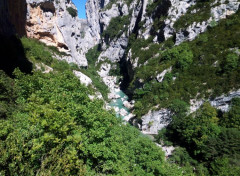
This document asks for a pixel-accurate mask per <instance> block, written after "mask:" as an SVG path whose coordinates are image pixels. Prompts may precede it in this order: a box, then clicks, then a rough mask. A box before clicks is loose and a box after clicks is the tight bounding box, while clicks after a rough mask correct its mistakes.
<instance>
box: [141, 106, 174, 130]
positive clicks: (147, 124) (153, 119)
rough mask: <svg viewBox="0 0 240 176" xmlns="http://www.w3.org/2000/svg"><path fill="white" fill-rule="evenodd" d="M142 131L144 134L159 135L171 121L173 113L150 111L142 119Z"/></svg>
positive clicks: (164, 110) (166, 110)
mask: <svg viewBox="0 0 240 176" xmlns="http://www.w3.org/2000/svg"><path fill="white" fill-rule="evenodd" d="M141 119H142V125H141V131H142V133H144V134H151V135H153V134H158V131H159V130H161V129H162V128H164V127H166V126H167V125H168V124H169V123H170V121H171V112H170V111H169V110H168V109H161V110H158V111H149V112H148V113H147V114H146V115H144V116H143V117H142V118H141Z"/></svg>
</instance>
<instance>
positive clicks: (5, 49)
mask: <svg viewBox="0 0 240 176" xmlns="http://www.w3.org/2000/svg"><path fill="white" fill-rule="evenodd" d="M0 54H1V57H0V69H1V70H3V71H5V72H6V73H7V74H8V75H9V76H12V72H13V71H14V69H15V68H19V69H20V70H21V71H22V72H25V73H31V71H32V63H31V62H29V61H28V60H27V58H26V56H25V53H24V49H23V46H22V43H21V41H20V39H19V38H18V37H16V36H15V35H12V36H3V35H0Z"/></svg>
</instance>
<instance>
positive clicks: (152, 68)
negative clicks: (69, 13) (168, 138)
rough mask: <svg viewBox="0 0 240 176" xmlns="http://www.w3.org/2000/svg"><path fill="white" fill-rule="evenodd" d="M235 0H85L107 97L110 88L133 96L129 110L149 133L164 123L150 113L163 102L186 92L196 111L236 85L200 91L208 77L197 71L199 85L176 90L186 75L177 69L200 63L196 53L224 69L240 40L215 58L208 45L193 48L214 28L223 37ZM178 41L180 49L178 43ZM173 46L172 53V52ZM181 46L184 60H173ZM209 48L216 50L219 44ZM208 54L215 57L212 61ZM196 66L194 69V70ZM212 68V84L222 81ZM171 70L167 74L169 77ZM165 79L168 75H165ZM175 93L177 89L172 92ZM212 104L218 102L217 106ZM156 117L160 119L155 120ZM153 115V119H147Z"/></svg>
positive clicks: (235, 7)
mask: <svg viewBox="0 0 240 176" xmlns="http://www.w3.org/2000/svg"><path fill="white" fill-rule="evenodd" d="M239 4H240V2H239V1H237V0H231V1H225V0H216V1H213V0H210V1H195V0H190V1H188V0H186V1H185V0H182V1H179V0H163V1H162V0H154V1H152V2H151V1H147V0H128V1H127V0H119V1H110V2H109V1H100V0H88V2H87V4H86V10H87V14H88V15H87V16H88V21H89V23H90V27H91V29H92V30H93V31H95V32H96V33H98V35H97V37H98V39H100V43H99V47H98V48H99V51H100V55H99V57H98V59H97V61H96V65H98V66H97V69H98V73H99V75H100V76H101V77H102V79H103V81H104V83H105V84H106V85H107V86H108V87H109V88H110V93H111V96H110V97H114V96H112V94H114V92H116V91H117V90H118V89H119V88H121V89H123V90H124V91H125V92H126V93H127V94H128V95H129V96H130V98H133V99H134V100H136V106H135V108H133V112H134V114H135V115H136V116H138V118H140V119H142V120H140V121H139V123H140V128H141V129H142V130H143V131H145V130H146V132H148V133H151V130H150V129H154V130H153V131H152V133H154V134H156V133H157V131H158V130H160V129H161V128H162V126H161V122H160V121H161V116H158V115H156V116H155V115H154V114H166V113H164V112H161V109H162V108H164V111H165V108H168V106H170V104H171V101H174V98H176V99H184V98H183V97H186V95H187V94H189V95H188V96H187V98H185V101H186V102H187V103H189V104H190V105H191V106H190V112H194V111H196V110H197V109H198V108H199V107H200V106H201V105H202V104H203V102H205V101H210V100H213V99H214V98H215V97H216V95H218V96H220V95H223V94H227V93H230V91H231V90H232V89H238V84H235V83H234V85H231V86H225V87H224V88H222V90H221V91H218V93H217V88H216V87H217V86H215V87H214V86H212V85H210V86H209V90H206V92H204V93H203V92H202V90H204V91H205V89H206V88H205V87H206V86H205V85H206V84H207V85H208V84H210V81H209V83H205V82H204V80H201V81H199V80H198V79H199V77H200V76H196V80H195V82H197V83H198V84H203V87H201V86H200V87H199V88H195V89H196V90H195V92H194V93H192V92H191V93H188V92H187V91H185V92H180V91H181V89H182V88H181V87H182V86H180V82H181V81H182V80H183V79H185V78H184V76H181V75H182V74H186V73H183V72H186V70H187V67H188V66H186V68H184V67H185V66H184V65H181V64H186V65H187V64H192V65H191V68H190V69H189V70H192V69H193V68H194V64H196V67H197V65H198V64H202V63H201V62H203V61H198V60H201V59H199V58H202V60H204V58H205V60H207V61H204V62H205V64H206V65H205V66H204V67H205V68H204V69H206V68H207V69H211V67H212V65H214V63H215V68H216V69H217V68H218V69H223V66H222V64H224V63H225V62H226V61H224V60H226V59H225V58H226V57H227V53H229V51H230V50H232V48H236V50H237V48H239V46H238V44H232V45H231V46H229V48H228V49H226V51H225V52H224V53H225V54H222V56H219V59H213V58H215V56H213V57H211V56H210V55H209V53H211V52H210V51H204V52H200V53H199V52H198V51H196V48H197V46H199V45H200V44H199V43H200V42H207V40H212V39H210V38H211V37H213V35H214V33H217V34H219V35H218V38H219V39H220V38H224V36H221V34H220V33H222V31H223V30H226V29H223V24H222V21H224V19H226V18H230V17H231V16H232V15H234V14H235V13H237V12H238V11H239ZM229 21H231V20H229ZM218 25H219V26H218ZM236 26H237V24H236ZM221 30H222V31H221ZM227 30H228V29H227ZM229 30H231V29H229ZM209 31H211V32H209ZM205 32H206V33H207V34H206V35H205V36H204V35H200V34H202V33H205ZM199 35H200V36H199ZM236 35H237V34H236V33H235V34H234V32H231V34H229V36H228V37H229V39H230V38H231V37H236ZM204 37H205V39H204ZM199 40H200V41H199ZM185 41H188V42H191V41H193V42H192V44H190V45H191V47H189V48H188V46H187V47H186V48H185V46H186V45H185V44H182V43H183V42H185ZM212 41H213V40H212ZM214 41H215V42H218V41H217V39H214ZM237 42H238V41H237ZM237 42H236V43H237ZM177 45H180V47H177ZM187 45H188V44H187ZM182 46H183V49H181V47H182ZM224 46H225V44H224ZM202 47H206V46H202ZM171 48H172V50H171ZM175 48H176V50H177V51H176V53H174V52H175ZM187 48H188V49H187ZM200 48H201V46H200V47H199V50H201V49H200ZM203 49H204V48H203ZM184 50H187V51H188V52H186V53H184V54H182V55H183V56H184V55H185V56H186V57H185V56H184V57H183V58H182V59H183V60H184V61H181V62H179V61H177V60H178V59H179V58H178V56H177V57H176V55H174V54H177V53H179V54H180V55H181V53H182V52H183V51H184ZM212 51H213V52H214V53H215V55H219V54H220V53H219V50H218V49H217V48H214V49H213V50H212ZM184 52H185V51H184ZM192 55H193V56H192ZM206 55H208V56H206ZM187 56H189V58H190V61H185V59H188V58H187ZM174 57H176V58H174ZM198 57H199V58H198ZM206 57H207V58H206ZM211 59H213V60H214V62H213V61H211V62H210V60H211ZM175 60H176V61H175ZM184 62H186V63H184ZM187 62H189V63H187ZM198 62H200V63H198ZM219 63H220V64H219ZM220 65H221V66H220ZM119 67H120V75H119V73H118V74H115V75H114V74H112V72H117V69H116V68H119ZM198 69H200V70H201V69H202V68H201V67H198ZM198 69H195V71H196V70H198ZM191 72H193V71H191ZM222 72H224V71H222ZM206 73H207V72H206ZM193 74H198V73H193ZM209 74H210V73H209ZM211 74H216V78H215V79H216V80H217V81H216V84H219V85H220V84H222V83H221V80H220V78H219V77H217V73H211ZM119 76H120V79H119ZM169 76H170V77H171V78H168V77H169ZM206 77H207V75H206ZM166 79H170V80H168V81H166ZM171 79H172V80H171ZM226 79H227V78H226ZM118 80H119V81H118ZM180 80H181V81H180ZM188 81H189V80H188ZM205 81H206V79H205ZM175 82H176V84H175ZM166 84H167V85H168V86H170V87H171V88H172V89H173V91H175V92H178V93H169V91H167V88H162V87H164V86H166ZM174 84H175V85H174ZM191 84H193V83H191ZM175 86H176V88H175ZM179 86H180V87H179ZM190 87H191V86H190ZM175 89H178V90H175ZM210 89H211V90H210ZM159 90H161V91H159ZM207 91H208V92H207ZM201 92H202V93H201ZM173 94H174V95H173ZM175 94H179V95H178V96H175ZM169 97H171V98H169ZM199 97H201V98H199ZM147 99H148V100H147ZM213 101H214V100H213ZM155 107H158V108H157V109H159V111H156V112H155V111H153V112H152V111H151V109H155ZM216 108H220V107H218V106H216ZM151 112H152V115H151V116H152V117H151V118H148V117H149V116H148V114H149V113H151ZM144 114H146V115H144ZM167 114H168V115H164V116H165V117H164V118H170V116H171V113H167ZM166 116H167V117H166ZM131 117H133V116H131ZM141 117H142V118H141ZM146 117H147V118H146ZM159 118H160V120H156V119H159ZM125 119H128V120H129V119H131V118H129V117H126V118H125ZM153 119H155V120H153ZM131 121H132V120H131ZM151 121H157V123H151ZM149 124H151V126H149ZM155 124H156V125H155ZM165 124H166V123H165ZM147 126H148V127H149V128H148V127H147ZM163 126H164V125H163Z"/></svg>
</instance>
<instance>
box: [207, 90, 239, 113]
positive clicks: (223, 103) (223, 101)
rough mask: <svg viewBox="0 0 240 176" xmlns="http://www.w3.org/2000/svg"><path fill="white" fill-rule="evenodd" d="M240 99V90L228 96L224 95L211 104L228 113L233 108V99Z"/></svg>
mask: <svg viewBox="0 0 240 176" xmlns="http://www.w3.org/2000/svg"><path fill="white" fill-rule="evenodd" d="M239 97H240V90H237V91H232V92H230V93H229V94H228V95H222V96H220V97H217V98H215V99H214V100H211V101H210V103H211V105H212V106H213V107H215V108H217V109H220V110H221V111H223V112H227V111H229V109H230V107H231V100H232V99H233V98H239Z"/></svg>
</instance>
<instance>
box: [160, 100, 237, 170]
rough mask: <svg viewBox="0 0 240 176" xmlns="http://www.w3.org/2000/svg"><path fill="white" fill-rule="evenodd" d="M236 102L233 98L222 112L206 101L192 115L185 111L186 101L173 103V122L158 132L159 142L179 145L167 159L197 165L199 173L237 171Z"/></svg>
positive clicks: (183, 164) (184, 164) (182, 163)
mask: <svg viewBox="0 0 240 176" xmlns="http://www.w3.org/2000/svg"><path fill="white" fill-rule="evenodd" d="M239 102H240V99H233V100H232V106H231V109H230V111H229V112H227V113H224V114H223V115H222V113H218V112H217V110H216V109H215V108H213V107H212V106H211V105H210V104H209V103H205V104H203V106H202V107H201V108H200V109H199V110H198V111H197V112H195V113H193V114H191V115H186V112H187V105H186V104H185V105H184V104H183V103H182V105H181V106H179V105H176V104H175V105H173V106H174V107H175V109H177V111H175V113H174V116H173V120H172V122H171V123H170V125H169V126H168V127H167V128H166V129H164V130H162V131H160V132H159V135H158V136H157V140H158V142H163V141H165V143H166V145H169V144H171V145H179V146H181V147H180V148H178V150H176V151H175V152H174V153H173V156H172V157H170V161H172V162H174V163H178V164H180V165H182V166H186V165H192V166H193V167H197V168H198V169H197V170H196V173H198V175H201V174H203V175H209V174H211V175H239V174H240V162H239V161H240V131H239V117H240V113H239V107H240V106H239V105H240V104H239ZM178 104H179V103H178ZM233 117H235V118H233ZM236 117H238V118H236Z"/></svg>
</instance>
